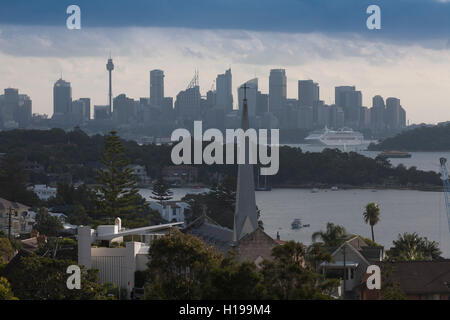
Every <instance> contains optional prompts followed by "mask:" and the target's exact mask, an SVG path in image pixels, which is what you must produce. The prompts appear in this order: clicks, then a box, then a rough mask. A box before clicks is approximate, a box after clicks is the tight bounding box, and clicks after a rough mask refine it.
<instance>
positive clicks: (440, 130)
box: [368, 124, 450, 151]
mask: <svg viewBox="0 0 450 320" xmlns="http://www.w3.org/2000/svg"><path fill="white" fill-rule="evenodd" d="M368 149H369V150H373V151H383V150H402V151H450V124H446V125H437V126H432V127H420V128H415V129H412V130H407V131H404V132H402V133H400V134H398V135H396V136H394V137H391V138H387V139H384V140H383V141H381V142H380V143H378V144H373V143H372V144H370V145H369V147H368Z"/></svg>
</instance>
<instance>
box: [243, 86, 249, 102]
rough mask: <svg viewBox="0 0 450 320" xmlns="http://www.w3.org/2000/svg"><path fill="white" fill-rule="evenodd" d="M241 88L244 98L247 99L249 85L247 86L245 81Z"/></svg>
mask: <svg viewBox="0 0 450 320" xmlns="http://www.w3.org/2000/svg"><path fill="white" fill-rule="evenodd" d="M241 88H242V89H244V100H247V89H250V87H248V86H247V83H244V84H243V85H242V86H241Z"/></svg>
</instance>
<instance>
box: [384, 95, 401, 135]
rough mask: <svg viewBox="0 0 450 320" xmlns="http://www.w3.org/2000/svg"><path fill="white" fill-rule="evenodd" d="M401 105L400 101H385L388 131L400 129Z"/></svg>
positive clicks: (393, 99) (390, 99)
mask: <svg viewBox="0 0 450 320" xmlns="http://www.w3.org/2000/svg"><path fill="white" fill-rule="evenodd" d="M400 117H401V105H400V99H397V98H392V97H390V98H387V99H386V124H387V126H388V128H389V129H391V130H395V129H398V128H400Z"/></svg>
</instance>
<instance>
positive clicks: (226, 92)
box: [216, 69, 233, 113]
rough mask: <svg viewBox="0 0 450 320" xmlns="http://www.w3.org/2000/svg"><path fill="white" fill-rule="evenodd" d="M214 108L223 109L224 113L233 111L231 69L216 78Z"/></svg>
mask: <svg viewBox="0 0 450 320" xmlns="http://www.w3.org/2000/svg"><path fill="white" fill-rule="evenodd" d="M216 106H217V107H219V108H221V109H223V110H224V111H225V113H228V112H231V111H233V93H232V81H231V69H228V70H226V71H225V73H224V74H219V75H217V78H216Z"/></svg>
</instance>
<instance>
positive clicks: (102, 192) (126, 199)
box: [96, 131, 145, 218]
mask: <svg viewBox="0 0 450 320" xmlns="http://www.w3.org/2000/svg"><path fill="white" fill-rule="evenodd" d="M101 162H102V164H103V165H104V166H105V168H103V169H100V170H98V171H97V184H98V187H97V196H96V204H97V213H98V215H99V216H101V217H108V218H115V217H124V216H125V217H126V215H128V214H130V213H142V212H143V211H144V209H145V204H144V202H143V201H142V198H141V196H140V195H139V193H138V191H139V189H138V187H137V181H136V178H135V177H134V175H133V172H132V170H131V169H130V168H127V166H128V164H129V160H128V159H127V158H126V157H125V148H124V146H123V144H122V142H121V141H120V138H119V136H117V133H116V132H115V131H111V132H110V134H109V135H108V136H107V137H106V144H105V150H104V151H103V155H102V158H101Z"/></svg>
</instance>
